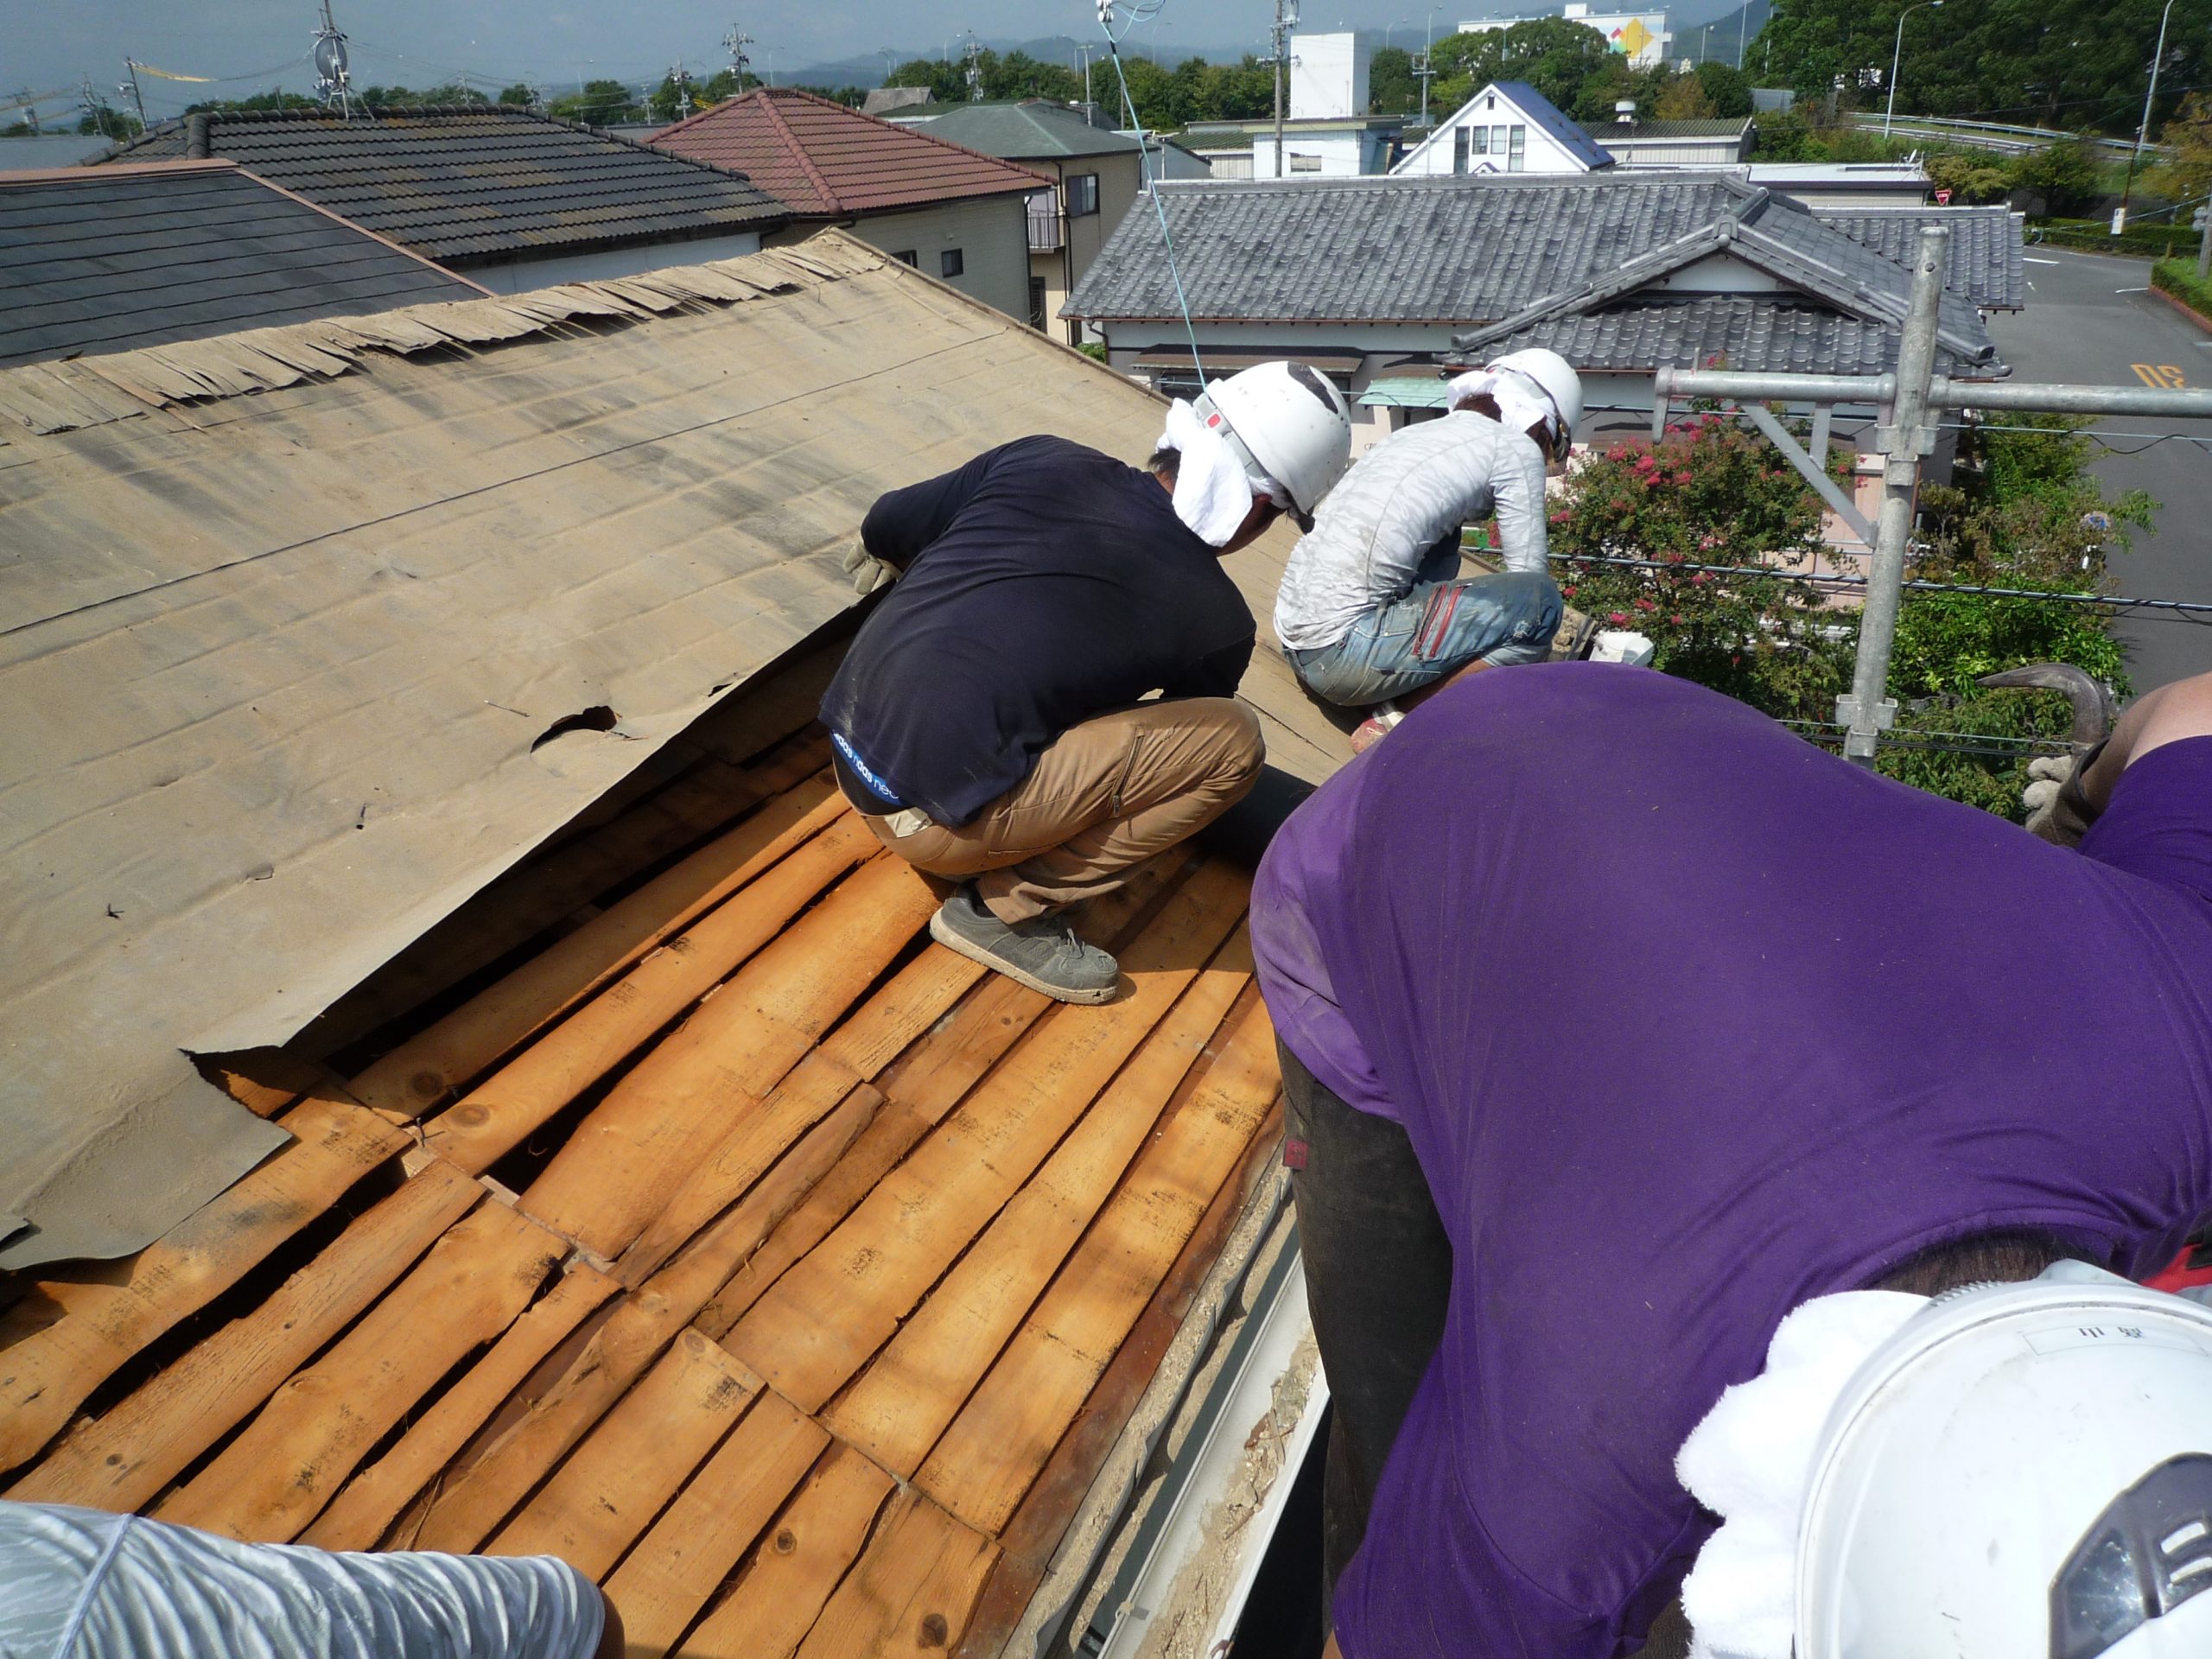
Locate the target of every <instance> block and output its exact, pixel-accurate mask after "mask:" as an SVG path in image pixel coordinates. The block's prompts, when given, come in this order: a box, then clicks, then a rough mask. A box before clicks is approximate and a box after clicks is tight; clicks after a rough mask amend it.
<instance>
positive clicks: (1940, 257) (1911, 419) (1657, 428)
mask: <svg viewBox="0 0 2212 1659" xmlns="http://www.w3.org/2000/svg"><path fill="white" fill-rule="evenodd" d="M1949 236H1950V232H1948V230H1946V229H1944V228H1942V226H1929V228H1927V229H1926V230H1924V231H1923V232H1922V234H1921V239H1920V245H1919V247H1918V249H1917V250H1916V253H1915V255H1914V258H1913V267H1912V289H1911V299H1910V303H1909V305H1908V308H1907V310H1906V315H1905V322H1904V336H1903V339H1902V340H1901V341H1900V343H1899V346H1898V352H1897V372H1896V373H1895V374H1879V375H1853V374H1746V373H1739V372H1735V371H1732V370H1725V369H1661V370H1659V371H1658V372H1657V373H1656V374H1655V375H1654V376H1653V379H1652V423H1651V424H1652V435H1653V438H1654V440H1655V441H1656V440H1657V439H1658V438H1659V437H1660V436H1661V435H1662V434H1663V432H1664V429H1665V423H1666V420H1667V416H1668V412H1669V409H1670V407H1671V406H1672V404H1674V403H1675V401H1676V400H1677V399H1681V398H1700V397H1702V398H1712V399H1714V400H1716V401H1719V402H1723V403H1733V404H1737V405H1738V407H1739V409H1740V410H1742V412H1743V413H1744V414H1745V415H1746V416H1750V417H1751V418H1752V421H1753V424H1754V425H1756V426H1758V428H1759V429H1761V430H1762V431H1763V432H1764V433H1765V434H1766V435H1767V436H1768V437H1769V438H1770V439H1771V440H1773V441H1774V442H1776V444H1777V447H1778V448H1781V450H1782V451H1783V454H1784V455H1785V456H1786V457H1787V458H1788V459H1789V461H1791V463H1792V464H1793V465H1795V466H1796V467H1797V470H1798V471H1799V472H1800V473H1801V474H1804V475H1805V476H1806V477H1807V479H1808V481H1809V482H1811V483H1812V484H1813V486H1814V487H1815V488H1816V489H1819V488H1820V487H1821V485H1822V484H1823V483H1825V482H1826V481H1827V480H1826V477H1825V474H1824V473H1822V474H1821V476H1819V477H1815V475H1814V474H1815V470H1816V469H1820V468H1821V467H1824V466H1825V462H1826V450H1827V443H1826V442H1825V439H1826V435H1827V424H1828V418H1829V417H1830V416H1832V415H1833V412H1834V410H1835V408H1836V406H1837V405H1839V404H1856V405H1872V406H1873V407H1874V408H1877V409H1878V410H1881V411H1882V424H1881V425H1880V426H1878V428H1877V429H1876V442H1875V446H1874V447H1875V448H1876V450H1877V451H1878V453H1879V454H1881V455H1882V456H1883V457H1884V466H1883V468H1882V505H1881V510H1880V512H1879V513H1878V516H1877V518H1876V520H1875V524H1874V526H1873V530H1874V534H1873V536H1872V544H1873V546H1872V554H1873V556H1872V562H1871V564H1870V567H1869V569H1868V572H1867V575H1866V606H1865V608H1864V609H1863V610H1862V612H1861V613H1860V618H1859V658H1858V661H1857V663H1856V664H1855V665H1854V668H1853V675H1852V683H1851V690H1850V691H1849V693H1847V695H1845V696H1840V697H1838V698H1837V699H1836V721H1837V723H1838V724H1840V725H1841V726H1843V727H1844V728H1846V732H1845V736H1844V745H1843V747H1844V753H1845V754H1846V755H1847V756H1848V757H1849V758H1850V759H1851V760H1853V761H1856V762H1857V763H1858V764H1859V765H1860V766H1872V765H1873V764H1874V752H1875V749H1876V747H1877V746H1878V744H1879V742H1880V741H1881V734H1882V733H1883V732H1884V731H1885V730H1887V729H1888V728H1889V727H1890V725H1891V722H1892V721H1894V720H1895V718H1896V715H1897V704H1896V702H1894V701H1893V700H1892V699H1891V698H1890V697H1889V696H1887V691H1888V685H1889V671H1890V651H1891V644H1892V642H1893V640H1894V638H1895V636H1896V632H1897V608H1898V606H1899V604H1900V602H1901V601H1902V598H1903V594H1904V588H1905V587H1906V585H1907V584H1906V582H1905V579H1904V564H1905V555H1906V552H1907V550H1908V547H1909V543H1910V536H1911V531H1912V523H1913V515H1914V498H1915V496H1916V493H1918V490H1919V487H1920V467H1921V461H1922V460H1923V457H1925V456H1926V455H1928V454H1930V453H1931V452H1932V451H1933V450H1934V448H1935V446H1936V431H1937V424H1936V422H1935V421H1934V420H1932V419H1931V418H1930V417H1931V416H1932V414H1933V413H1934V412H1935V411H1937V410H1975V411H1988V412H1998V411H2009V410H2019V411H2024V412H2033V413H2037V414H2049V415H2122V416H2125V415H2136V416H2159V417H2164V418H2169V419H2171V418H2180V419H2183V420H2189V419H2204V420H2212V391H2191V390H2186V389H2168V388H2164V387H2152V386H2079V385H2015V384H2012V383H2011V382H2006V381H1996V380H1972V379H1964V378H1954V377H1949V376H1945V375H1939V374H1936V373H1935V372H1933V371H1934V368H1935V359H1936V319H1937V308H1938V305H1939V302H1941V299H1942V291H1943V275H1942V273H1943V270H1944V254H1945V249H1946V245H1947V244H1948V239H1949ZM1766 403H1784V404H1810V405H1811V406H1812V408H1813V410H1814V430H1815V433H1816V434H1818V435H1819V438H1818V439H1817V440H1816V442H1815V445H1814V447H1813V449H1812V451H1811V453H1810V454H1805V453H1804V452H1802V451H1800V450H1798V449H1797V447H1796V442H1795V440H1794V439H1792V438H1790V437H1789V434H1788V433H1787V432H1786V431H1784V430H1783V429H1782V428H1781V426H1780V423H1778V422H1777V421H1775V420H1774V419H1773V417H1772V416H1771V415H1770V413H1769V412H1768V411H1767V410H1764V409H1760V408H1758V405H1760V404H1766ZM1821 494H1822V497H1823V499H1827V503H1828V505H1830V506H1831V507H1835V506H1837V503H1836V502H1835V500H1834V499H1833V498H1832V497H1830V496H1829V493H1828V491H1827V490H1821ZM1838 512H1839V516H1840V517H1841V518H1844V519H1845V521H1846V522H1847V523H1850V522H1851V521H1852V519H1853V517H1854V515H1852V514H1848V513H1843V512H1841V511H1840V508H1839V509H1838ZM1853 528H1857V526H1856V525H1854V526H1853Z"/></svg>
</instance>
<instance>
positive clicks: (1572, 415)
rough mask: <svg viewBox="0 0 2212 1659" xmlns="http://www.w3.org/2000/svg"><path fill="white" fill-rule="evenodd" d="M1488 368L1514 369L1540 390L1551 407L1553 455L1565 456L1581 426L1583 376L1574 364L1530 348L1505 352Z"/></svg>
mask: <svg viewBox="0 0 2212 1659" xmlns="http://www.w3.org/2000/svg"><path fill="white" fill-rule="evenodd" d="M1487 366H1488V367H1490V368H1491V369H1493V370H1496V369H1512V370H1515V371H1516V372H1519V373H1521V374H1524V375H1526V376H1528V377H1529V379H1531V380H1533V381H1535V383H1536V385H1538V386H1540V387H1541V388H1542V389H1543V393H1544V396H1545V397H1547V398H1548V399H1549V400H1550V403H1551V406H1552V414H1553V420H1552V448H1553V452H1554V454H1560V455H1564V454H1566V453H1567V446H1568V445H1569V444H1570V443H1572V442H1573V441H1574V429H1575V428H1576V427H1578V426H1580V425H1581V424H1582V377H1581V376H1580V375H1579V374H1577V373H1576V372H1574V365H1573V364H1571V363H1569V362H1568V361H1567V359H1565V358H1563V357H1561V356H1560V354H1559V353H1557V352H1554V351H1548V350H1546V349H1545V348H1544V347H1543V346H1530V347H1529V349H1528V350H1526V351H1524V352H1508V353H1506V354H1505V355H1504V356H1503V357H1501V358H1498V359H1496V360H1495V361H1493V362H1491V364H1489V365H1487Z"/></svg>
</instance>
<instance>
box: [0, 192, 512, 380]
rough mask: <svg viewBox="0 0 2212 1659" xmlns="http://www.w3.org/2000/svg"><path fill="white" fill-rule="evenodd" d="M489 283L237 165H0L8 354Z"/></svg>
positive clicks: (410, 298)
mask: <svg viewBox="0 0 2212 1659" xmlns="http://www.w3.org/2000/svg"><path fill="white" fill-rule="evenodd" d="M482 295H483V290H482V289H480V288H478V287H476V286H475V285H474V283H467V282H464V281H462V280H461V278H460V277H455V276H454V274H453V273H452V272H450V271H448V270H440V269H439V268H438V267H437V266H435V265H434V264H429V262H428V261H427V260H424V259H422V258H419V257H416V255H414V254H411V253H408V252H406V251H404V250H402V249H399V248H396V247H393V246H392V245H391V244H390V243H388V242H384V241H381V240H379V239H378V238H376V237H373V236H372V235H370V234H369V233H368V232H365V231H364V230H362V229H361V228H360V227H359V226H356V225H350V224H348V223H346V221H345V220H344V219H338V218H336V217H334V216H333V215H332V214H329V213H325V212H323V211H322V210H321V209H320V208H317V207H311V206H309V205H308V203H306V202H304V201H301V200H297V199H296V198H295V197H292V196H288V195H286V194H284V193H283V191H281V190H277V189H274V188H270V186H269V185H267V184H265V183H264V182H263V181H261V180H259V179H257V178H255V177H254V176H253V175H251V173H246V172H244V171H241V170H240V169H239V168H236V167H233V166H232V165H230V164H229V163H227V162H174V163H168V164H164V165H161V166H155V167H125V168H101V169H99V170H98V171H86V169H84V168H67V169H66V170H63V171H60V172H52V173H24V174H15V175H6V174H0V364H13V363H33V362H41V361H44V360H47V359H53V358H58V357H73V356H77V355H79V354H80V353H92V354H100V353H109V352H120V351H126V350H129V349H130V348H132V347H134V346H158V345H161V344H162V343H164V342H168V341H175V340H199V339H201V338H203V337H204V336H207V335H209V334H228V333H230V332H231V331H232V330H233V329H238V328H260V327H270V326H272V325H274V324H277V323H286V322H305V321H308V320H309V319H311V318H315V317H335V316H359V315H361V314H363V313H365V312H371V311H384V310H389V309H390V308H392V307H394V306H400V305H417V304H422V303H423V302H429V301H437V300H473V299H479V298H481V297H482Z"/></svg>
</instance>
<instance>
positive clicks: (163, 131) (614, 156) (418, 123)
mask: <svg viewBox="0 0 2212 1659" xmlns="http://www.w3.org/2000/svg"><path fill="white" fill-rule="evenodd" d="M186 144H187V131H186V127H185V124H184V123H182V122H170V123H168V124H164V125H162V126H160V127H157V128H156V129H154V130H152V131H151V132H149V133H148V134H147V135H145V137H143V138H141V139H139V140H138V141H137V143H132V144H128V145H125V146H124V147H123V148H122V149H118V150H116V151H114V152H112V154H111V155H110V156H107V157H105V158H103V159H106V160H114V161H130V162H139V161H152V160H156V159H159V158H162V157H168V156H182V155H184V153H185V149H186ZM208 152H209V154H210V155H212V156H217V157H219V158H222V159H224V160H228V161H234V162H238V164H239V165H240V166H241V167H245V168H251V169H252V170H253V171H254V172H256V173H257V174H259V175H261V176H262V177H264V178H265V179H268V180H270V181H272V182H274V183H277V184H281V185H283V187H284V188H286V189H288V190H296V191H298V192H299V193H300V194H302V195H303V196H305V197H307V198H308V200H311V201H313V202H315V203H316V204H317V205H319V206H321V207H327V208H328V209H329V210H330V211H331V212H333V213H340V214H342V215H344V216H345V217H346V218H347V219H352V220H353V221H354V222H355V223H356V224H359V225H363V226H366V227H367V228H369V229H370V230H372V231H375V232H378V234H379V235H383V236H388V237H390V238H392V240H394V241H395V242H401V243H404V244H405V245H407V246H409V247H410V248H412V249H414V250H415V251H416V252H418V253H422V254H424V255H427V256H428V257H430V258H433V259H436V260H439V261H441V262H442V263H443V264H450V265H454V266H457V267H459V266H466V265H468V264H481V263H488V262H492V261H497V260H505V259H512V258H513V257H516V256H518V255H528V254H550V253H556V252H559V253H582V252H588V251H592V250H594V249H597V248H603V247H613V246H617V245H623V244H628V243H636V242H650V241H676V240H682V239H685V238H692V237H700V236H718V235H728V234H730V233H733V232H739V231H746V230H755V229H760V228H765V227H766V226H772V225H775V224H779V223H780V222H782V221H783V220H784V219H787V218H789V217H790V212H789V210H788V209H787V208H785V207H784V206H783V204H782V203H780V202H779V201H778V200H776V199H775V198H774V197H772V196H771V195H769V194H767V193H766V191H763V190H761V189H760V188H757V187H756V186H755V185H754V184H753V182H752V181H750V180H749V179H747V178H746V177H744V175H741V174H737V173H733V172H729V171H728V170H726V169H724V168H716V167H710V166H709V165H707V164H705V163H704V162H692V161H686V160H684V159H683V157H681V156H671V155H669V154H666V153H665V152H664V151H661V150H657V149H651V148H649V147H648V146H646V145H644V144H638V143H632V142H630V141H629V140H628V139H626V138H620V137H615V136H614V135H613V134H611V133H605V132H600V131H597V130H594V129H592V128H588V127H582V126H576V125H573V124H569V123H568V122H565V121H556V120H553V119H550V118H547V117H544V116H538V115H533V114H531V112H530V111H527V110H521V109H510V108H506V107H503V106H499V105H493V106H488V107H486V106H477V105H468V106H464V107H460V108H453V109H422V110H379V111H375V112H374V113H359V114H356V115H355V116H354V117H353V119H352V120H350V121H348V120H341V119H340V118H338V117H336V116H334V115H331V114H329V113H327V111H321V110H302V111H265V112H260V113H256V114H253V115H251V116H234V115H218V116H214V117H212V118H210V119H209V122H208Z"/></svg>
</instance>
